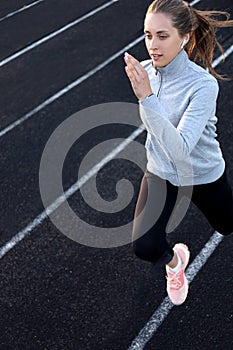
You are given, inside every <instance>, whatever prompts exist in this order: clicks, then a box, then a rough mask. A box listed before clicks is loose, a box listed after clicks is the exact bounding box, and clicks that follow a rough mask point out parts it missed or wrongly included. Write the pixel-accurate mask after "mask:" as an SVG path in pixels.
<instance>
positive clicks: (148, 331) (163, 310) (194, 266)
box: [128, 232, 223, 350]
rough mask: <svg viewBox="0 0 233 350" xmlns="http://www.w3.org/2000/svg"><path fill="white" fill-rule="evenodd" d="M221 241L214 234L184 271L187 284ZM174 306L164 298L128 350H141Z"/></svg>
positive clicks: (221, 238) (219, 237)
mask: <svg viewBox="0 0 233 350" xmlns="http://www.w3.org/2000/svg"><path fill="white" fill-rule="evenodd" d="M222 240H223V236H222V235H220V234H219V233H218V232H215V233H214V234H213V235H212V236H211V237H210V239H209V240H208V242H207V243H206V244H205V246H204V247H203V248H202V250H201V251H200V253H199V254H198V255H197V256H196V257H195V259H194V260H193V262H192V263H191V264H190V266H189V267H188V269H187V270H186V275H187V278H188V281H189V283H191V282H192V281H193V279H194V278H195V277H196V275H197V274H198V272H199V271H200V270H201V268H202V267H203V266H204V265H205V263H206V262H207V260H208V259H209V257H210V256H211V255H212V253H213V252H214V251H215V249H216V248H217V247H218V245H219V244H220V242H221V241H222ZM173 307H174V305H173V304H172V302H171V301H170V299H169V298H168V297H166V298H164V300H163V302H162V303H161V304H160V306H159V307H158V309H157V310H156V311H155V312H154V314H153V315H152V316H151V318H150V319H149V321H148V322H147V324H146V325H145V327H144V328H143V329H142V330H141V331H140V333H139V334H138V336H137V337H136V338H135V339H134V341H133V342H132V344H131V346H130V347H129V348H128V350H143V349H144V347H145V345H146V344H147V343H148V341H149V340H150V339H151V338H152V337H153V336H154V334H155V333H156V331H157V330H158V328H159V327H160V326H161V324H162V323H163V321H164V320H165V318H166V317H167V316H168V314H169V312H170V311H171V310H172V308H173Z"/></svg>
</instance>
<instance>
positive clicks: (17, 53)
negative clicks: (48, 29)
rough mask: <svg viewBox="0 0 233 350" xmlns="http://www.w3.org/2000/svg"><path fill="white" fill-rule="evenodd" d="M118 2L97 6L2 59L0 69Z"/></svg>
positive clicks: (113, 0) (112, 0)
mask: <svg viewBox="0 0 233 350" xmlns="http://www.w3.org/2000/svg"><path fill="white" fill-rule="evenodd" d="M118 1H119V0H111V1H109V2H107V3H105V4H103V5H102V6H99V7H97V8H96V9H94V10H92V11H90V12H88V13H87V14H85V15H84V16H82V17H80V18H78V19H76V20H75V21H73V22H71V23H68V24H67V25H65V26H64V27H62V28H60V29H58V30H56V31H55V32H53V33H51V34H49V35H47V36H45V37H43V38H42V39H40V40H38V41H35V42H34V43H32V44H30V45H28V46H26V47H25V48H24V49H22V50H20V51H17V52H16V53H14V54H13V55H11V56H8V57H6V58H4V59H3V60H2V61H0V67H3V66H4V65H5V64H7V63H9V62H11V61H13V60H14V59H16V58H17V57H19V56H22V55H23V54H25V53H26V52H28V51H30V50H32V49H34V48H35V47H37V46H39V45H41V44H43V43H45V42H46V41H48V40H50V39H52V38H54V37H55V36H57V35H59V34H61V33H63V32H64V31H66V30H67V29H70V28H71V27H73V26H76V25H77V24H79V23H81V22H82V21H84V20H86V19H87V18H89V17H91V16H93V15H95V14H96V13H98V12H100V11H102V10H104V9H106V8H107V7H109V6H111V5H113V4H114V3H116V2H118Z"/></svg>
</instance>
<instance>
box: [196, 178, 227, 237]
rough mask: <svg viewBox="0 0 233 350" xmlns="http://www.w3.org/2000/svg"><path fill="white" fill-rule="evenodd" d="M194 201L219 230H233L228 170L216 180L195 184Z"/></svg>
mask: <svg viewBox="0 0 233 350" xmlns="http://www.w3.org/2000/svg"><path fill="white" fill-rule="evenodd" d="M192 201H193V203H194V204H195V205H196V206H197V207H198V208H199V209H200V210H201V211H202V213H203V214H204V215H205V216H206V218H207V220H208V221H209V223H210V224H211V226H212V227H213V228H214V229H215V230H216V231H217V232H219V233H221V234H222V235H229V234H231V233H232V232H233V197H232V190H231V188H230V186H229V183H228V181H227V177H226V172H224V174H223V175H222V176H221V177H220V178H219V179H218V180H217V181H215V182H212V183H210V184H204V185H196V186H194V188H193V195H192Z"/></svg>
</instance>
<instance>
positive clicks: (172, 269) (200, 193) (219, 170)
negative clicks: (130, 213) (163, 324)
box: [124, 0, 233, 305]
mask: <svg viewBox="0 0 233 350" xmlns="http://www.w3.org/2000/svg"><path fill="white" fill-rule="evenodd" d="M219 15H220V16H222V15H223V16H226V19H224V18H221V20H220V19H218V18H219V17H218V16H219ZM230 26H233V21H232V20H229V14H228V13H226V12H219V11H200V10H197V9H195V8H193V7H192V6H190V5H189V4H188V3H187V2H185V1H182V0H155V1H153V2H152V3H151V5H150V6H149V8H148V11H147V13H146V17H145V22H144V31H145V42H146V48H147V50H148V53H149V56H150V57H151V59H149V60H146V61H143V62H141V63H140V62H139V61H138V60H137V59H135V58H134V57H133V56H132V55H130V54H128V53H126V54H125V57H124V59H125V63H126V67H125V70H126V74H127V76H128V78H129V80H130V82H131V85H132V89H133V91H134V93H135V95H136V97H137V99H138V100H139V109H140V116H141V119H142V121H143V123H144V125H145V127H146V130H147V140H146V145H145V146H146V150H147V169H146V172H145V174H144V177H143V179H142V183H141V187H140V192H139V197H138V201H137V205H136V209H135V220H134V227H133V248H134V252H135V254H136V255H137V256H138V257H139V258H141V259H143V260H146V261H150V262H153V263H154V262H156V261H158V260H159V259H162V261H163V262H164V264H165V265H166V273H167V292H168V295H169V297H170V299H171V301H172V302H173V303H174V304H175V305H180V304H182V303H183V302H184V301H185V299H186V297H187V294H188V282H187V278H186V276H185V269H186V267H187V265H188V262H189V256H190V253H189V249H188V247H187V246H186V245H185V244H182V243H178V244H176V245H175V246H174V247H173V248H172V247H171V246H170V244H169V243H168V241H167V238H166V235H167V226H168V223H169V219H170V218H171V217H172V215H171V214H172V213H173V211H174V209H175V207H177V206H176V203H177V198H178V197H180V196H179V194H180V193H182V191H181V190H184V193H185V190H186V192H187V191H188V193H189V195H190V199H191V200H192V202H193V203H194V204H195V205H196V206H197V207H198V208H199V209H200V210H201V212H202V213H203V214H204V215H205V216H206V218H207V219H208V221H209V223H210V224H211V226H212V227H213V229H214V230H216V231H217V232H218V233H220V234H222V235H229V234H230V233H232V232H233V199H232V191H231V188H230V186H229V184H228V180H227V176H226V170H225V161H224V158H223V155H222V152H221V149H220V145H219V142H218V141H217V139H216V122H217V118H216V116H215V112H216V101H217V97H218V90H219V88H218V83H217V79H223V78H222V77H221V76H220V75H219V74H218V73H217V72H216V71H215V70H214V68H213V67H212V60H213V53H214V48H215V47H216V46H217V47H218V48H219V49H220V51H221V52H223V50H222V47H221V45H220V44H219V42H218V40H217V38H216V34H215V33H216V29H217V28H221V27H230ZM196 61H198V63H200V64H201V66H200V65H197V64H196V63H195V62H196ZM164 193H165V195H164ZM190 193H191V194H190ZM163 196H164V198H163V200H162V199H161V197H163ZM181 197H182V196H181ZM161 202H163V203H162V204H163V207H162V209H161V208H160V207H161ZM155 218H156V219H155Z"/></svg>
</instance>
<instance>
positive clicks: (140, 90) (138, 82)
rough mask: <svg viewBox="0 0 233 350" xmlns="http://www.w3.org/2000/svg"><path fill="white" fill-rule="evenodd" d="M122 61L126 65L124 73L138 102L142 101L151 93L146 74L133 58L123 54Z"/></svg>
mask: <svg viewBox="0 0 233 350" xmlns="http://www.w3.org/2000/svg"><path fill="white" fill-rule="evenodd" d="M124 59H125V63H126V67H125V71H126V74H127V76H128V78H129V80H130V82H131V85H132V88H133V91H134V93H135V95H136V96H137V98H138V99H139V100H143V99H144V98H146V97H147V96H148V95H150V94H152V92H153V91H152V89H151V86H150V81H149V78H148V74H147V72H146V70H145V69H144V68H143V67H142V65H141V64H140V62H139V61H138V60H136V59H135V58H134V57H133V56H131V55H129V54H128V53H125V57H124Z"/></svg>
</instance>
